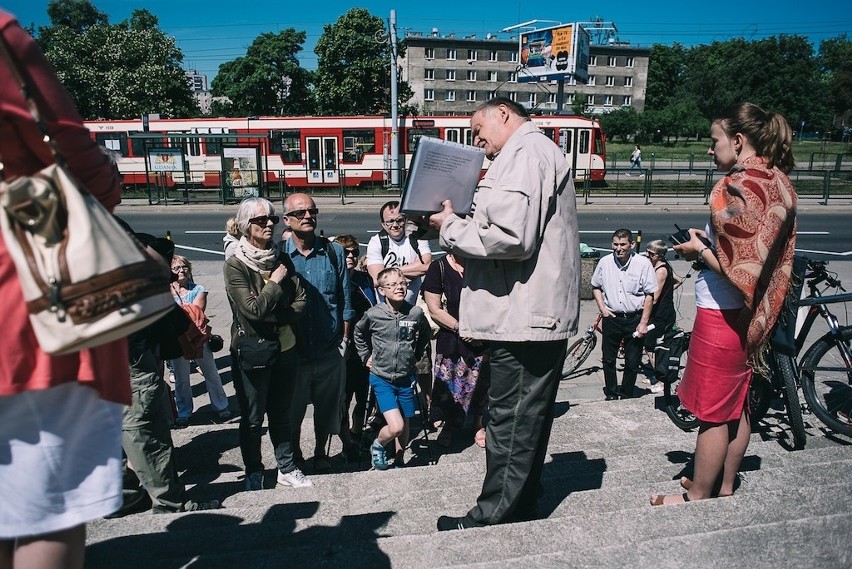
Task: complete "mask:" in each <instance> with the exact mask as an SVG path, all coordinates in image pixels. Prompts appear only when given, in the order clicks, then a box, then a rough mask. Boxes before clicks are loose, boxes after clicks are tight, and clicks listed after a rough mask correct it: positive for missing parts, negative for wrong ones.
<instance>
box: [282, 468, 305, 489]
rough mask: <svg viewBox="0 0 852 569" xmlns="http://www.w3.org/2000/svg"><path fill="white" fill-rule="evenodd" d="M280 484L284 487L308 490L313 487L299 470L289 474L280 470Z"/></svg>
mask: <svg viewBox="0 0 852 569" xmlns="http://www.w3.org/2000/svg"><path fill="white" fill-rule="evenodd" d="M278 483H279V484H281V485H282V486H292V487H293V488H307V487H308V486H313V483H312V482H311V481H310V480H308V477H307V476H305V475H304V474H303V473H302V471H301V470H299V469H298V468H296V469H295V470H291V471H290V472H288V473H287V474H284V473H283V472H281V471H280V470H279V471H278Z"/></svg>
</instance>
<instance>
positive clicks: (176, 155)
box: [148, 148, 183, 172]
mask: <svg viewBox="0 0 852 569" xmlns="http://www.w3.org/2000/svg"><path fill="white" fill-rule="evenodd" d="M148 163H149V164H150V165H151V171H152V172H183V151H182V150H181V149H180V148H153V149H151V150H150V151H149V152H148Z"/></svg>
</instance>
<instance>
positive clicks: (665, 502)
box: [651, 492, 689, 506]
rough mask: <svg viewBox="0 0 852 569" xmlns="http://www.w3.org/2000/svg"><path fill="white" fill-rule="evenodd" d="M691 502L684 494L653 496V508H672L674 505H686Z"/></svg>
mask: <svg viewBox="0 0 852 569" xmlns="http://www.w3.org/2000/svg"><path fill="white" fill-rule="evenodd" d="M686 502H689V496H688V495H687V494H686V492H684V493H683V494H656V495H654V496H651V505H652V506H672V505H674V504H684V503H686Z"/></svg>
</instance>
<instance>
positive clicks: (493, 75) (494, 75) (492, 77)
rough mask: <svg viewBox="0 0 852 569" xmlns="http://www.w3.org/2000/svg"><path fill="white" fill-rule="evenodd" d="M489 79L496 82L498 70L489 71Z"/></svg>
mask: <svg viewBox="0 0 852 569" xmlns="http://www.w3.org/2000/svg"><path fill="white" fill-rule="evenodd" d="M488 80H489V81H491V82H492V83H496V82H497V72H496V71H489V72H488Z"/></svg>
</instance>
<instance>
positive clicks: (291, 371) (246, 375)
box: [231, 349, 298, 475]
mask: <svg viewBox="0 0 852 569" xmlns="http://www.w3.org/2000/svg"><path fill="white" fill-rule="evenodd" d="M231 361H232V362H234V363H233V365H232V370H233V372H232V377H233V379H234V389H235V391H236V393H237V400H238V401H239V402H240V412H241V413H240V428H239V435H240V452H241V454H242V457H243V464H244V465H245V469H246V474H247V475H248V474H251V473H253V472H261V471H263V462H262V460H261V450H260V445H261V438H262V437H261V434H262V433H263V418H264V415H265V416H266V418H267V419H268V427H269V439H270V440H271V441H272V448H273V450H274V454H275V464H276V466H277V468H278V470H280V471H281V472H283V473H285V474H286V473H288V472H292V471H293V470H294V469H295V468H296V464H295V463H294V462H293V443H292V439H291V434H290V431H291V427H290V403H291V401H292V399H293V388H294V386H295V377H296V366H297V365H298V358H297V357H296V350H295V349H290V350H287V351H286V352H283V353H282V354H281V357H280V358H279V359H278V362H277V363H276V364H275V365H274V366H272V367H269V368H265V369H258V370H252V371H245V370H242V369H239V360H238V359H237V355H236V354H235V353H234V352H231Z"/></svg>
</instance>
